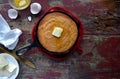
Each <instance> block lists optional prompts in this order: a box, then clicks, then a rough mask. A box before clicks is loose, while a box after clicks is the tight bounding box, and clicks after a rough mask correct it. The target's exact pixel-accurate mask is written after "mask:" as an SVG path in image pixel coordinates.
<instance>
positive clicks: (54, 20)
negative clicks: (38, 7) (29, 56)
mask: <svg viewBox="0 0 120 79" xmlns="http://www.w3.org/2000/svg"><path fill="white" fill-rule="evenodd" d="M56 27H59V28H62V30H63V31H62V33H61V34H60V35H59V34H57V35H59V37H56V36H54V35H53V34H52V33H53V31H54V29H55V28H56ZM37 35H38V40H39V42H40V44H41V45H42V46H43V47H44V48H45V49H47V50H48V51H50V52H54V53H61V52H65V51H67V50H69V49H70V48H71V47H72V46H73V45H74V43H75V41H76V39H77V36H78V29H77V25H76V23H75V22H74V21H73V20H72V19H71V18H70V17H69V16H68V15H66V14H64V13H61V12H52V13H49V14H47V15H45V17H44V18H43V19H42V20H41V21H40V23H39V26H38V31H37Z"/></svg>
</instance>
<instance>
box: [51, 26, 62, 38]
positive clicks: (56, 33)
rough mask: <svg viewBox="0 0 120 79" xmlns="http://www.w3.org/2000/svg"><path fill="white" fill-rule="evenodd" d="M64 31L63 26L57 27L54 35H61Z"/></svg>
mask: <svg viewBox="0 0 120 79" xmlns="http://www.w3.org/2000/svg"><path fill="white" fill-rule="evenodd" d="M62 32H63V28H61V27H55V28H54V30H53V32H52V35H53V36H55V37H61V34H62Z"/></svg>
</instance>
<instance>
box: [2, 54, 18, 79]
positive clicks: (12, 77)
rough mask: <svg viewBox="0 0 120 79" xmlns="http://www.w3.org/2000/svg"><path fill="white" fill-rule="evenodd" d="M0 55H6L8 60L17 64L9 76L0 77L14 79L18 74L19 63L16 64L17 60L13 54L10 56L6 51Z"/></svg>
mask: <svg viewBox="0 0 120 79" xmlns="http://www.w3.org/2000/svg"><path fill="white" fill-rule="evenodd" d="M0 55H2V56H4V57H6V58H7V60H8V61H9V62H12V63H14V64H15V65H16V66H17V68H16V70H15V73H13V74H12V75H11V76H10V77H9V78H8V77H0V79H16V77H17V76H18V74H19V64H18V62H17V60H16V59H15V58H14V57H13V56H11V55H10V54H7V53H1V54H0Z"/></svg>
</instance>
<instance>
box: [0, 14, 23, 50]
mask: <svg viewBox="0 0 120 79" xmlns="http://www.w3.org/2000/svg"><path fill="white" fill-rule="evenodd" d="M21 34H22V31H21V30H20V29H17V28H16V29H13V30H11V29H10V27H9V25H8V23H7V22H6V20H5V19H4V18H3V17H2V15H1V14H0V44H2V45H4V46H5V47H7V48H8V49H10V50H13V49H14V48H15V47H16V45H17V43H18V40H19V36H20V35H21Z"/></svg>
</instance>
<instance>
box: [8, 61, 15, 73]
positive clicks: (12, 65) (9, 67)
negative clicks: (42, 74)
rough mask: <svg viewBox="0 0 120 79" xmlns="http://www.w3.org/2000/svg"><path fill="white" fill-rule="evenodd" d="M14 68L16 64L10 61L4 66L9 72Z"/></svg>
mask: <svg viewBox="0 0 120 79" xmlns="http://www.w3.org/2000/svg"><path fill="white" fill-rule="evenodd" d="M16 68H17V67H16V65H15V64H13V63H12V62H10V63H9V64H8V66H7V67H6V70H8V71H9V72H11V73H12V72H13V71H14V70H15V69H16Z"/></svg>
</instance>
